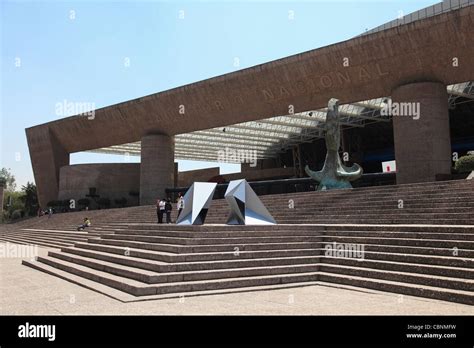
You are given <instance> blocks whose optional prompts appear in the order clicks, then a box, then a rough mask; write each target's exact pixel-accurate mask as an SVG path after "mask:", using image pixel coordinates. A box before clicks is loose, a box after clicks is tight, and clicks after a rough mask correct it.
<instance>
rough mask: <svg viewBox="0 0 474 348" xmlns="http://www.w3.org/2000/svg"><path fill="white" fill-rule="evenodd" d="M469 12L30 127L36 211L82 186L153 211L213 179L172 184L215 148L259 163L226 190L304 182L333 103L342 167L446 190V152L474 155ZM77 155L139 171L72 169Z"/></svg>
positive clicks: (454, 5)
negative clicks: (177, 191) (244, 184)
mask: <svg viewBox="0 0 474 348" xmlns="http://www.w3.org/2000/svg"><path fill="white" fill-rule="evenodd" d="M472 5H473V2H472V1H444V2H443V3H439V4H437V5H434V6H431V7H428V8H425V9H422V10H420V11H417V12H415V13H412V14H409V15H407V16H404V17H403V18H399V19H397V20H394V21H392V22H389V23H386V24H385V25H382V26H380V27H377V28H375V29H373V30H370V31H367V32H365V33H363V34H362V35H359V36H357V37H354V38H352V39H350V40H347V41H343V42H338V43H334V44H332V45H330V46H326V47H322V48H318V49H315V50H311V51H308V52H304V53H301V54H297V55H294V56H289V57H286V58H283V59H279V60H275V61H271V62H268V63H265V64H261V65H258V66H254V67H251V68H248V69H244V70H239V71H236V72H233V73H229V74H225V75H222V76H218V77H214V78H211V79H208V80H204V81H200V82H196V83H192V84H189V85H185V86H181V87H178V88H174V89H171V90H167V91H163V92H159V93H156V94H152V95H147V96H143V97H141V98H138V99H134V100H129V101H125V102H123V103H119V104H116V105H112V106H108V107H104V108H101V109H98V110H95V114H94V117H90V116H85V115H76V116H72V117H67V118H64V119H59V120H56V121H53V122H49V123H45V124H41V125H37V126H33V127H31V128H28V129H26V135H27V138H28V146H29V151H30V155H31V161H32V166H33V171H34V176H35V181H36V184H37V188H38V194H39V200H40V204H41V205H42V206H46V205H47V203H48V202H50V201H53V200H58V199H62V200H64V199H71V198H73V199H80V198H84V197H85V196H86V195H87V194H88V193H89V192H90V188H95V189H96V192H97V193H98V194H100V195H101V196H102V197H108V198H111V199H113V198H120V197H128V196H129V195H130V194H131V192H136V193H137V194H136V195H135V196H137V197H136V202H135V203H134V204H141V205H144V204H152V203H154V201H155V199H156V197H163V195H164V194H165V189H167V188H173V187H185V186H189V184H190V183H191V182H193V181H195V180H199V181H208V180H209V179H212V178H213V177H216V175H218V174H219V173H218V168H211V169H204V170H197V171H192V172H182V173H180V172H178V171H177V166H176V164H175V160H178V159H189V160H203V161H218V160H219V156H221V157H222V153H223V149H227V151H228V152H229V153H236V152H238V151H240V150H247V151H248V150H251V151H250V152H249V153H251V154H253V155H254V156H255V159H256V162H255V163H253V164H252V165H248V164H247V165H243V166H242V168H243V170H242V172H241V173H239V174H233V175H230V176H229V177H225V176H224V178H225V179H235V178H239V177H241V178H246V179H247V180H249V181H256V180H269V179H282V178H293V177H303V176H305V174H304V170H303V167H304V165H306V164H308V165H309V166H310V167H311V168H312V169H317V168H318V167H321V165H322V164H323V162H324V156H325V153H326V150H325V145H324V125H325V122H324V121H325V119H324V118H325V114H326V109H325V108H326V107H327V103H328V100H329V99H330V98H337V99H339V100H340V103H341V106H340V115H341V125H342V148H341V152H342V153H345V154H346V157H347V158H345V159H346V160H347V162H349V163H350V162H357V163H359V164H361V165H362V167H363V168H364V171H365V173H377V172H382V162H384V161H390V160H396V169H397V171H396V182H397V183H416V182H422V181H435V180H443V179H446V178H449V176H450V175H451V169H452V166H453V153H455V155H459V156H461V155H463V154H465V153H466V152H467V151H468V150H473V149H474V132H473V129H474V117H473V112H474V107H473V103H469V101H472V100H473V99H474V87H473V86H474V83H473V81H474V64H473V57H474V44H473V43H474V30H473V28H474V7H473V6H472ZM219 150H220V151H219ZM80 151H92V152H100V153H113V154H123V155H125V156H128V155H130V156H133V155H140V156H141V163H126V161H123V163H116V164H110V163H109V164H80V165H70V162H69V155H70V154H71V153H74V152H80ZM231 157H232V156H231ZM231 160H232V159H231ZM235 160H236V161H237V160H238V156H237V157H235ZM129 201H130V202H131V200H129Z"/></svg>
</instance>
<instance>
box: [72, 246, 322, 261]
mask: <svg viewBox="0 0 474 348" xmlns="http://www.w3.org/2000/svg"><path fill="white" fill-rule="evenodd" d="M74 247H76V248H80V249H90V250H97V251H102V252H106V253H111V254H119V255H128V256H131V257H138V258H144V259H150V260H157V261H163V262H197V261H213V260H234V259H255V258H273V257H278V258H284V257H292V256H316V255H319V254H320V253H321V251H320V250H318V249H284V250H262V251H239V250H237V251H232V252H210V253H190V254H177V253H169V252H163V251H152V250H150V251H147V250H143V249H138V248H129V247H120V246H112V245H103V244H93V243H76V244H74Z"/></svg>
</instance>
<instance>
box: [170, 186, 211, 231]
mask: <svg viewBox="0 0 474 348" xmlns="http://www.w3.org/2000/svg"><path fill="white" fill-rule="evenodd" d="M216 186H217V183H215V182H195V183H193V184H192V186H191V187H190V188H189V189H188V191H186V194H185V195H184V197H183V200H184V207H183V211H182V212H181V214H180V215H179V218H178V220H177V221H176V224H178V225H202V224H204V220H205V219H206V215H207V211H208V209H209V206H210V205H211V203H212V196H214V191H215V190H216Z"/></svg>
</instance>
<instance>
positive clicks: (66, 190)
mask: <svg viewBox="0 0 474 348" xmlns="http://www.w3.org/2000/svg"><path fill="white" fill-rule="evenodd" d="M91 187H95V188H96V189H97V193H96V194H97V195H99V196H100V197H102V198H109V199H110V200H111V202H112V205H114V200H115V199H120V198H123V197H124V198H126V199H127V205H137V204H138V196H132V195H130V192H132V191H135V192H138V191H139V190H140V163H103V164H102V163H101V164H76V165H72V166H64V167H62V168H61V170H60V175H59V195H58V199H60V200H66V199H75V200H76V202H77V200H79V199H81V198H88V197H86V195H87V194H89V188H91Z"/></svg>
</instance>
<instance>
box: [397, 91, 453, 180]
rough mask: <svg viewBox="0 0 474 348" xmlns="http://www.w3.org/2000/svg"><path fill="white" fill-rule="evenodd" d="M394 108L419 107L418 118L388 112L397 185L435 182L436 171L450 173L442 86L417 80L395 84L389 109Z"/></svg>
mask: <svg viewBox="0 0 474 348" xmlns="http://www.w3.org/2000/svg"><path fill="white" fill-rule="evenodd" d="M395 103H397V104H395ZM403 103H404V104H403ZM407 103H410V104H407ZM413 103H417V104H413ZM409 105H411V106H409ZM395 107H399V110H405V111H406V110H408V107H415V108H416V107H418V110H419V118H418V119H415V118H416V117H417V116H416V115H396V114H395V113H393V114H392V120H393V135H394V143H395V144H394V145H395V160H396V162H397V184H407V183H416V182H428V181H436V175H437V174H451V165H452V163H451V138H450V133H449V112H448V93H447V91H446V86H445V85H444V84H442V83H439V82H419V83H411V84H406V85H403V86H400V87H397V88H396V89H395V90H394V91H393V92H392V107H391V110H392V111H394V110H395V109H394V108H395ZM415 110H416V109H415Z"/></svg>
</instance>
